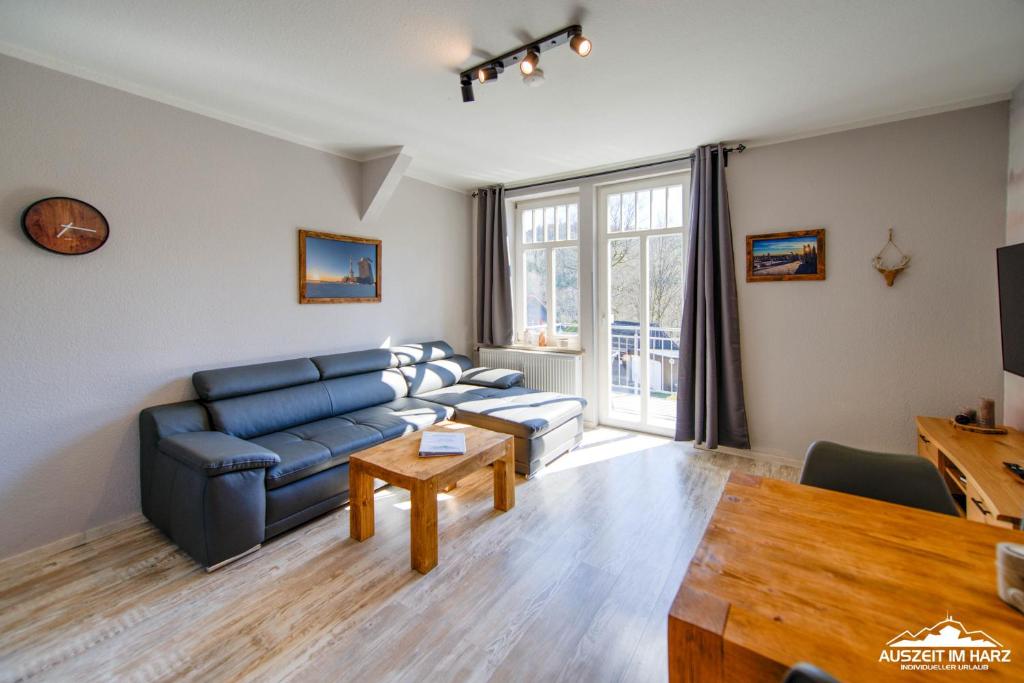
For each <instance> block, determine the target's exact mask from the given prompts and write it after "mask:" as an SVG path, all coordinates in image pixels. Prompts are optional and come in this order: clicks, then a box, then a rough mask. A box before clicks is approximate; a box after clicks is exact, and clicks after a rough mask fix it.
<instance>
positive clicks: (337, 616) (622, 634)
mask: <svg viewBox="0 0 1024 683" xmlns="http://www.w3.org/2000/svg"><path fill="white" fill-rule="evenodd" d="M730 469H740V470H743V471H747V472H752V473H755V474H760V475H764V476H772V477H777V478H783V479H793V478H794V477H795V476H796V471H795V470H794V469H793V468H791V467H787V466H784V465H778V464H768V463H763V462H756V461H753V460H748V459H745V458H738V457H734V456H727V455H719V454H711V453H706V452H698V451H693V450H691V449H688V448H686V447H684V446H682V445H681V444H674V443H671V442H667V441H665V440H661V439H656V438H654V437H645V436H640V435H635V434H629V433H626V432H617V431H613V430H606V429H601V430H595V431H592V432H589V433H588V435H587V442H585V444H584V446H583V447H581V448H580V449H578V450H577V451H576V452H574V453H572V454H570V455H568V456H566V457H564V458H562V459H561V460H559V461H557V462H556V463H555V464H554V466H552V467H551V468H549V469H548V470H547V471H546V472H545V473H544V476H541V477H538V478H535V479H533V480H531V481H529V482H526V481H524V480H522V479H520V480H519V481H518V482H517V489H516V507H515V508H514V509H513V510H511V511H510V512H507V513H504V514H502V513H499V512H496V511H495V510H494V509H493V508H492V498H491V472H490V470H489V469H488V470H485V471H482V472H479V473H477V474H475V475H473V476H471V477H469V478H467V479H465V480H463V482H461V483H460V484H459V487H458V488H457V489H455V490H453V491H452V492H451V493H449V494H444V495H443V500H442V501H441V503H440V506H439V507H440V509H439V521H438V526H439V529H440V536H441V537H440V546H439V565H438V567H437V568H436V569H435V570H434V571H432V572H430V573H429V574H428V575H426V576H421V575H419V574H417V573H416V572H414V571H411V570H410V568H409V548H408V544H409V539H408V533H409V532H408V521H409V520H408V517H409V510H408V496H407V494H406V493H405V492H404V491H400V490H396V489H384V490H382V491H380V492H379V493H378V499H377V501H376V510H377V531H376V535H375V536H374V537H372V538H371V539H369V540H367V541H365V542H363V543H357V542H355V541H352V540H350V539H349V538H348V511H347V509H345V510H339V511H336V512H334V513H332V514H328V515H326V516H324V517H321V518H319V519H317V520H315V521H313V522H311V523H309V524H307V525H306V526H304V527H301V528H299V529H297V530H295V531H292V532H290V533H287V534H285V535H284V536H283V537H280V538H278V539H276V540H274V541H271V542H270V543H268V544H266V545H265V546H264V547H263V549H262V550H261V551H260V552H258V553H256V554H254V555H251V556H249V557H246V558H244V559H242V560H240V561H239V562H236V563H235V564H233V565H230V566H228V567H226V568H224V569H221V570H219V571H217V572H214V573H212V574H207V573H206V572H205V571H203V570H202V569H201V568H200V567H199V566H197V565H196V564H195V563H194V562H193V561H192V560H191V559H189V558H188V557H187V556H186V555H184V554H183V553H181V552H180V551H179V550H178V549H177V548H176V547H175V546H174V545H172V544H171V543H170V542H169V541H167V540H166V539H165V538H164V537H163V536H162V535H161V534H160V533H159V532H158V531H157V530H156V529H154V528H153V527H151V526H149V525H148V523H147V524H140V525H137V526H135V527H132V528H130V529H126V530H123V531H120V532H117V533H116V534H113V535H111V536H108V537H106V538H103V539H99V540H97V541H93V542H91V543H88V544H86V545H83V546H80V547H77V548H73V549H71V550H66V551H64V552H61V553H58V554H56V555H52V556H50V557H48V558H39V559H33V560H30V561H25V562H20V563H18V564H15V565H12V564H11V563H8V565H7V566H4V567H3V568H2V571H0V680H2V681H17V680H33V681H35V680H62V681H66V680H75V681H81V680H112V679H120V680H132V681H135V680H138V681H153V680H181V679H191V680H201V681H222V680H241V679H244V680H257V681H280V680H284V681H303V682H305V681H321V680H322V681H349V680H359V681H562V680H564V681H661V680H665V679H666V678H667V673H666V654H665V629H666V623H667V620H666V615H667V613H668V608H669V605H670V603H671V600H672V598H673V596H674V594H675V592H676V589H677V588H678V586H679V582H680V581H681V580H682V577H683V574H684V572H685V571H686V567H687V564H688V562H689V560H690V557H691V556H692V554H693V552H694V550H695V549H696V546H697V543H698V541H699V540H700V537H701V534H702V533H703V530H704V527H705V525H706V524H707V521H708V519H709V517H710V515H711V512H712V510H713V508H714V505H715V503H716V502H717V500H718V496H719V494H720V493H721V490H722V487H723V486H724V482H725V478H726V476H727V474H728V471H729V470H730Z"/></svg>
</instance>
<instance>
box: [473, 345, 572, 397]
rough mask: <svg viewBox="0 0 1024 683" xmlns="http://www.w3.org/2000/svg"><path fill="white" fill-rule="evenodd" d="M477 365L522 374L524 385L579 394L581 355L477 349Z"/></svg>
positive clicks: (543, 389)
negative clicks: (478, 356) (478, 353)
mask: <svg viewBox="0 0 1024 683" xmlns="http://www.w3.org/2000/svg"><path fill="white" fill-rule="evenodd" d="M480 365H483V366H484V367H488V368H506V369H508V370H519V371H520V372H522V373H523V378H524V381H525V382H526V386H527V387H529V388H531V389H540V390H541V391H557V392H559V393H562V394H571V395H573V396H580V395H582V394H583V356H581V355H580V354H576V353H558V352H556V351H526V350H524V349H480Z"/></svg>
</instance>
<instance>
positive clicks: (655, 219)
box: [651, 187, 665, 228]
mask: <svg viewBox="0 0 1024 683" xmlns="http://www.w3.org/2000/svg"><path fill="white" fill-rule="evenodd" d="M651 227H652V228H664V227H665V188H664V187H656V188H654V189H653V190H651Z"/></svg>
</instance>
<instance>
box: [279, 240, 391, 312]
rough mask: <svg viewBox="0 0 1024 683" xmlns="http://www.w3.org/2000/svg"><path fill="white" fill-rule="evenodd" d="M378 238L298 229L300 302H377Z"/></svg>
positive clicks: (379, 283)
mask: <svg viewBox="0 0 1024 683" xmlns="http://www.w3.org/2000/svg"><path fill="white" fill-rule="evenodd" d="M381 261H382V254H381V241H380V240H374V239H369V238H366V237H353V236H351V235H337V234H334V233H330V232H317V231H314V230H304V229H299V303H300V304H358V303H380V300H381Z"/></svg>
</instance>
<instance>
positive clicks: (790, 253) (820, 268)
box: [747, 228, 825, 282]
mask: <svg viewBox="0 0 1024 683" xmlns="http://www.w3.org/2000/svg"><path fill="white" fill-rule="evenodd" d="M824 279H825V229H824V228H819V229H816V230H794V231H792V232H774V233H770V234H767V235H747V282H770V281H773V280H824Z"/></svg>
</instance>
